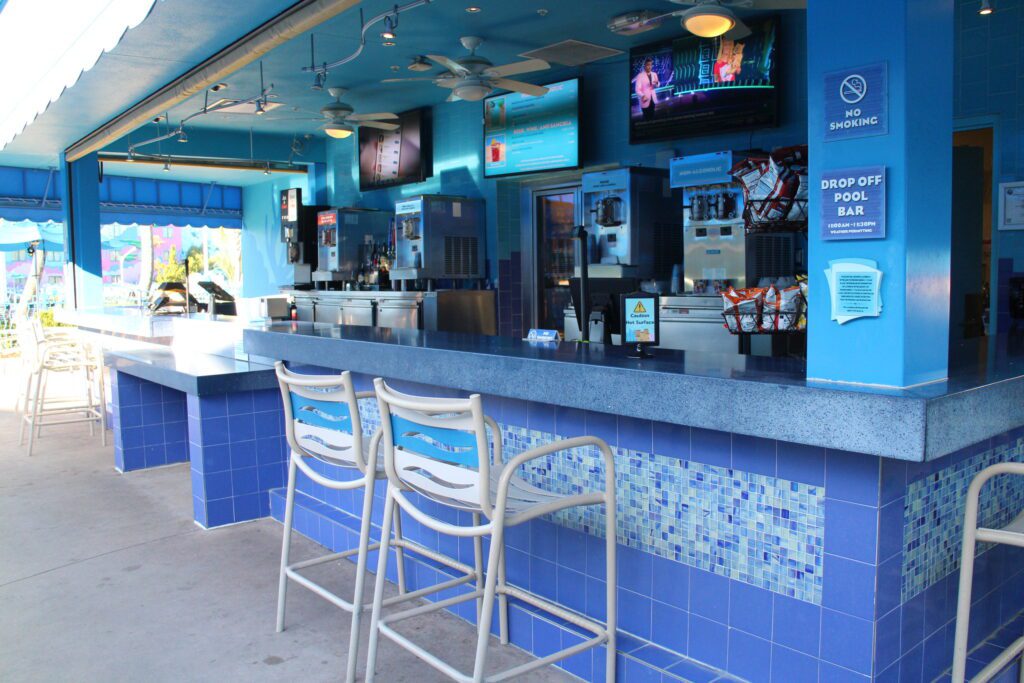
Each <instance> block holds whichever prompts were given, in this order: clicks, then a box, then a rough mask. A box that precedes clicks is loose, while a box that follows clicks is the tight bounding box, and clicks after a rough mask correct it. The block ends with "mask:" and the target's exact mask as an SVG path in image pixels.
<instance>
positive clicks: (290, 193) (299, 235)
mask: <svg viewBox="0 0 1024 683" xmlns="http://www.w3.org/2000/svg"><path fill="white" fill-rule="evenodd" d="M326 208H327V207H326V206H303V205H302V190H301V189H299V188H297V187H296V188H291V189H288V190H282V191H281V241H282V242H283V243H284V244H285V246H286V249H287V253H286V258H287V260H288V263H289V264H290V265H291V266H292V267H293V271H294V275H293V281H294V283H295V285H296V286H304V285H309V284H310V283H311V282H312V274H313V271H314V270H316V267H317V245H316V242H317V225H316V221H317V213H318V212H319V211H321V210H323V209H326Z"/></svg>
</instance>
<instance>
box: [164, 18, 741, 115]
mask: <svg viewBox="0 0 1024 683" xmlns="http://www.w3.org/2000/svg"><path fill="white" fill-rule="evenodd" d="M167 1H168V2H170V1H171V0H167ZM400 4H401V3H400ZM640 4H642V6H644V7H647V8H649V9H653V10H664V11H666V12H668V11H672V10H674V9H678V5H674V4H672V3H670V2H668V0H647V1H646V2H643V3H637V2H636V1H635V0H626V1H624V0H434V1H433V2H432V3H431V4H429V5H426V6H422V7H418V8H415V9H412V10H409V11H407V12H403V13H402V14H401V15H400V17H399V23H398V29H397V31H396V33H397V34H398V38H397V43H398V44H397V45H396V46H395V47H383V46H382V45H381V39H380V37H379V34H380V31H381V30H382V28H383V24H377V25H376V26H375V27H373V29H371V30H370V31H369V32H368V34H367V44H366V48H365V50H364V51H363V53H362V55H361V56H360V57H359V58H357V59H356V60H355V61H353V62H351V63H349V64H346V65H344V66H342V67H339V68H338V69H337V70H335V71H332V72H331V73H330V75H329V78H328V83H327V84H328V85H338V86H342V87H345V88H349V89H350V90H351V92H350V93H348V94H346V95H345V96H344V97H343V101H345V102H347V103H349V104H351V105H353V106H354V107H355V108H356V111H357V112H360V111H361V112H378V111H392V112H400V111H403V110H406V109H411V108H414V107H419V106H424V105H434V104H438V103H441V102H443V101H444V100H445V98H446V97H447V96H448V94H449V91H447V90H442V89H440V88H438V87H435V86H434V85H433V84H431V83H404V84H381V83H380V81H381V80H382V79H385V78H393V77H415V76H425V75H434V74H439V73H441V71H440V69H435V70H434V71H431V72H429V73H427V74H424V73H415V72H412V71H408V70H407V69H406V68H405V67H406V65H407V64H408V63H409V62H410V60H411V59H412V58H413V57H415V56H416V55H422V54H426V53H431V54H441V55H447V56H451V57H458V56H462V55H465V54H467V52H466V51H465V49H464V48H463V47H462V46H461V45H460V44H459V37H460V36H470V35H472V36H479V37H482V38H483V39H484V44H483V46H482V47H481V48H480V49H479V50H478V52H479V54H481V55H483V56H485V57H487V58H488V59H490V60H491V62H493V63H494V64H504V63H507V62H513V61H519V60H520V59H522V58H521V57H519V56H518V55H519V54H520V53H522V52H525V51H528V50H533V49H536V48H539V47H543V46H546V45H550V44H552V43H555V42H559V41H562V40H565V39H568V38H575V39H577V40H583V41H587V42H592V43H596V44H598V45H602V46H606V47H611V48H616V49H619V50H628V49H629V47H630V46H632V45H638V44H643V43H647V42H651V41H653V40H657V39H659V38H662V37H669V36H675V35H679V34H680V33H682V29H681V28H680V26H679V22H678V20H674V19H668V20H666V21H665V23H664V24H663V25H662V26H661V27H660V28H658V29H656V30H653V31H649V32H647V33H643V34H641V35H638V36H634V37H632V38H630V37H622V36H616V35H614V34H613V33H611V32H610V31H608V29H607V28H606V23H607V21H608V19H609V18H611V17H612V16H615V15H617V14H621V13H623V12H625V11H628V10H634V9H637V5H640ZM469 5H475V6H477V7H480V8H481V10H482V11H480V12H478V13H468V12H466V11H465V9H466V7H467V6H469ZM359 7H361V8H362V9H363V14H364V16H365V17H366V18H367V19H369V18H370V17H373V16H376V15H377V14H379V13H381V12H385V11H387V10H389V9H391V8H392V7H394V1H393V0H391V1H389V0H366V1H364V2H361V3H360V4H359V6H358V7H356V8H353V9H351V10H348V11H346V12H345V13H343V14H340V15H338V16H337V17H335V18H334V19H332V20H330V21H328V22H325V23H324V24H321V25H320V26H318V27H317V28H316V29H314V30H313V31H312V33H313V34H314V35H315V37H316V49H317V62H318V63H319V62H324V61H326V62H332V61H335V60H338V59H340V58H342V57H345V56H347V55H349V54H351V53H352V52H353V51H354V50H355V48H356V46H357V44H358V39H359V28H360V24H359ZM538 10H546V14H545V15H543V16H542V15H541V14H540V13H539V12H538ZM740 14H743V12H740ZM609 59H612V60H614V59H624V57H623V56H621V55H620V56H618V57H610V58H609ZM309 63H310V38H309V34H308V33H307V34H304V35H302V36H300V37H298V38H295V39H294V40H292V41H290V42H289V43H287V44H285V45H282V46H281V47H279V48H277V49H275V50H273V51H272V52H270V53H269V54H268V55H267V56H266V57H264V60H263V67H264V76H265V80H266V82H267V83H268V84H269V83H273V84H274V92H275V93H276V94H277V95H278V96H279V100H280V101H281V102H282V103H284V104H285V105H286V106H284V107H281V108H279V109H277V110H276V111H273V112H271V113H270V114H267V115H266V116H263V117H255V116H245V115H234V114H211V115H207V116H203V117H200V118H198V119H195V120H194V121H193V122H192V123H191V124H190V125H193V126H196V127H209V128H218V129H236V130H237V129H243V130H248V129H249V128H250V127H252V128H253V130H254V131H255V132H256V133H257V134H258V133H260V132H275V133H314V132H316V131H317V129H318V127H319V125H320V123H322V120H320V119H319V118H318V114H317V112H318V110H319V109H320V107H322V106H323V105H325V104H327V103H328V102H330V101H331V98H330V96H329V95H328V94H327V92H326V90H324V91H322V92H316V91H314V90H312V89H311V87H310V86H311V85H312V82H313V76H312V74H310V73H304V72H302V71H301V68H302V67H303V66H305V65H308V64H309ZM393 66H397V67H399V71H398V72H397V73H396V72H394V71H393V70H392V67H393ZM565 71H566V69H560V70H559V69H557V67H556V68H555V69H553V70H551V71H546V72H538V73H534V74H528V75H525V76H522V77H520V78H521V79H522V80H527V81H533V82H538V83H544V82H550V81H551V80H554V79H555V78H559V77H562V75H563V74H564V73H565ZM227 83H228V84H229V85H230V88H229V90H228V91H226V93H224V94H225V95H227V96H230V97H233V98H246V97H251V96H254V95H256V94H258V92H259V83H260V79H259V64H258V63H253V64H250V65H249V66H247V67H246V68H244V69H242V70H241V71H239V72H237V73H236V74H235V75H233V76H231V77H229V78H228V79H227ZM202 101H203V100H202V96H201V95H200V96H197V97H196V98H193V99H192V100H191V101H188V102H185V103H183V104H182V105H179V106H178V107H176V108H175V109H172V110H171V121H172V122H174V121H177V120H180V119H181V118H182V117H183V116H186V115H188V114H190V113H192V112H194V111H196V110H198V109H199V108H200V107H201V106H202ZM450 106H472V105H466V104H461V103H460V104H453V105H450ZM296 107H297V108H299V109H301V110H304V112H305V113H303V112H295V111H292V108H296Z"/></svg>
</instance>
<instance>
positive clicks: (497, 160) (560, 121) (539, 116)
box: [484, 78, 580, 178]
mask: <svg viewBox="0 0 1024 683" xmlns="http://www.w3.org/2000/svg"><path fill="white" fill-rule="evenodd" d="M545 87H546V88H547V89H548V92H547V93H546V94H544V95H541V96H540V97H531V96H529V95H520V94H519V93H514V92H513V93H506V94H504V95H492V96H491V97H488V98H486V99H485V100H484V176H485V177H487V178H497V177H501V176H510V175H519V174H522V173H536V172H539V171H557V170H562V169H567V168H579V166H580V130H579V128H580V104H579V102H580V97H579V96H580V80H579V79H578V78H572V79H569V80H567V81H559V82H557V83H548V84H547V85H546V86H545Z"/></svg>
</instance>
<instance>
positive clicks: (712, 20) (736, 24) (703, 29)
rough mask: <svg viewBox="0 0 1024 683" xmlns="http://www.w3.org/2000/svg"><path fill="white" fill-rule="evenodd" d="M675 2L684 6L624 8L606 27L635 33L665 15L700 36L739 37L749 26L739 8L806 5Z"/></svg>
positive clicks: (787, 1)
mask: <svg viewBox="0 0 1024 683" xmlns="http://www.w3.org/2000/svg"><path fill="white" fill-rule="evenodd" d="M669 2H672V3H673V4H676V5H686V6H687V8H686V9H678V10H675V11H673V12H667V13H659V12H656V11H651V10H644V11H635V12H627V13H626V14H621V15H619V16H616V17H612V18H611V19H610V20H609V21H608V29H609V30H610V31H612V32H613V33H618V34H620V35H635V34H637V33H643V32H645V31H650V30H653V29H656V28H658V27H659V26H661V24H662V22H663V21H664V20H665V19H667V18H669V17H679V23H680V24H682V26H683V28H685V29H686V30H687V31H689V32H690V33H692V34H694V35H695V36H699V37H701V38H717V37H718V36H724V37H725V38H729V39H732V40H739V39H740V38H746V37H747V36H749V35H750V29H749V28H747V25H746V24H744V23H743V22H742V21H741V20H740V19H739V17H737V16H736V13H735V12H734V11H733V10H734V9H735V8H740V9H762V10H781V9H807V0H669Z"/></svg>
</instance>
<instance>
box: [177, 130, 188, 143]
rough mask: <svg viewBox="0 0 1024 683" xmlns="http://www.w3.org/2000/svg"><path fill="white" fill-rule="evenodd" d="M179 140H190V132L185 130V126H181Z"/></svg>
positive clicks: (183, 141) (182, 141)
mask: <svg viewBox="0 0 1024 683" xmlns="http://www.w3.org/2000/svg"><path fill="white" fill-rule="evenodd" d="M178 142H181V143H185V142H188V133H186V132H185V129H184V128H180V129H179V130H178Z"/></svg>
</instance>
